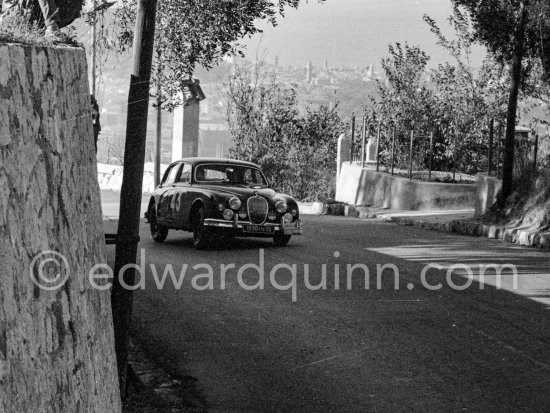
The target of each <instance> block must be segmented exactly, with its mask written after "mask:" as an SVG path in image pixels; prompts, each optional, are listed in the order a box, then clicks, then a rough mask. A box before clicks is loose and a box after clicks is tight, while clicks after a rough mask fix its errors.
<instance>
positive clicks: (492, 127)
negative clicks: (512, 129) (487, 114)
mask: <svg viewBox="0 0 550 413" xmlns="http://www.w3.org/2000/svg"><path fill="white" fill-rule="evenodd" d="M494 134H495V120H494V119H491V120H490V121H489V155H488V158H489V171H488V175H489V176H491V172H493V140H494Z"/></svg>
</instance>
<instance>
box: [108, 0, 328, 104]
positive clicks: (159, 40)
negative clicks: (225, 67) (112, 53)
mask: <svg viewBox="0 0 550 413" xmlns="http://www.w3.org/2000/svg"><path fill="white" fill-rule="evenodd" d="M318 1H320V2H322V1H324V0H318ZM299 3H300V0H276V1H272V0H240V1H225V0H224V1H217V0H193V1H190V0H159V2H158V12H157V28H156V32H155V50H156V54H155V56H156V57H155V62H154V68H153V78H154V79H153V82H152V83H153V84H154V85H156V89H155V90H154V91H153V92H154V93H155V94H156V93H159V92H160V93H161V95H162V96H161V101H162V102H163V104H164V107H166V108H167V109H173V108H174V107H175V106H177V105H180V104H182V103H183V102H181V99H180V98H179V94H180V92H181V91H182V89H183V84H184V83H185V82H186V81H188V80H189V79H190V78H191V77H192V76H193V72H194V71H195V68H196V67H197V65H201V66H203V67H205V68H207V69H208V68H211V67H213V66H215V65H217V64H218V63H219V62H220V61H221V59H222V58H224V57H226V56H235V55H240V56H243V46H242V44H240V43H239V40H240V39H242V38H245V37H250V36H253V35H254V34H256V33H259V32H261V31H262V30H261V29H260V28H258V27H257V26H256V23H257V22H258V21H260V20H263V21H268V22H269V23H271V24H272V25H273V26H276V25H277V21H278V20H277V18H278V16H281V17H283V16H284V11H285V8H287V7H291V8H297V7H298V5H299ZM135 7H136V2H135V0H122V7H120V8H119V9H118V10H117V11H116V16H115V21H116V22H117V23H118V34H117V42H116V45H115V48H116V50H118V51H123V50H126V49H128V48H129V47H131V45H132V40H133V28H134V26H133V25H134V20H135Z"/></svg>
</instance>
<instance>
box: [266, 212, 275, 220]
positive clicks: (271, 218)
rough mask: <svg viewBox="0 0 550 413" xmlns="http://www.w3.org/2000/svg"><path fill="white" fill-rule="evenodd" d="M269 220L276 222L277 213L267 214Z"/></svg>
mask: <svg viewBox="0 0 550 413" xmlns="http://www.w3.org/2000/svg"><path fill="white" fill-rule="evenodd" d="M267 219H269V220H270V221H275V220H276V219H277V214H276V213H275V212H270V213H269V214H267Z"/></svg>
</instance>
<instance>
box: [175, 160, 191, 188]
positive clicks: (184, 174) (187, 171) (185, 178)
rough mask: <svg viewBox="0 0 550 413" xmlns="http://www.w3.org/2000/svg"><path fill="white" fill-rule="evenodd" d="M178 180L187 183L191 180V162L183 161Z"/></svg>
mask: <svg viewBox="0 0 550 413" xmlns="http://www.w3.org/2000/svg"><path fill="white" fill-rule="evenodd" d="M178 182H181V183H184V184H188V183H190V182H191V164H190V163H184V164H183V169H182V170H181V174H180V179H179V180H178Z"/></svg>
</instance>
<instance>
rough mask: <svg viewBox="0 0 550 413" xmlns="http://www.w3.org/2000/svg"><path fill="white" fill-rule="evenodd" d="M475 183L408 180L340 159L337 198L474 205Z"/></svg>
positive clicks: (411, 205) (416, 205)
mask: <svg viewBox="0 0 550 413" xmlns="http://www.w3.org/2000/svg"><path fill="white" fill-rule="evenodd" d="M475 198H476V186H475V185H473V184H446V183H439V182H425V181H417V180H409V179H407V178H401V177H398V176H391V175H390V174H388V173H385V172H376V171H375V170H372V169H368V168H362V167H361V166H360V165H354V164H350V163H343V164H342V169H341V171H340V174H339V176H338V180H337V183H336V201H338V202H344V203H347V204H350V205H368V206H373V207H380V208H391V209H401V210H423V209H424V210H426V209H470V208H472V209H473V208H474V205H475Z"/></svg>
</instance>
